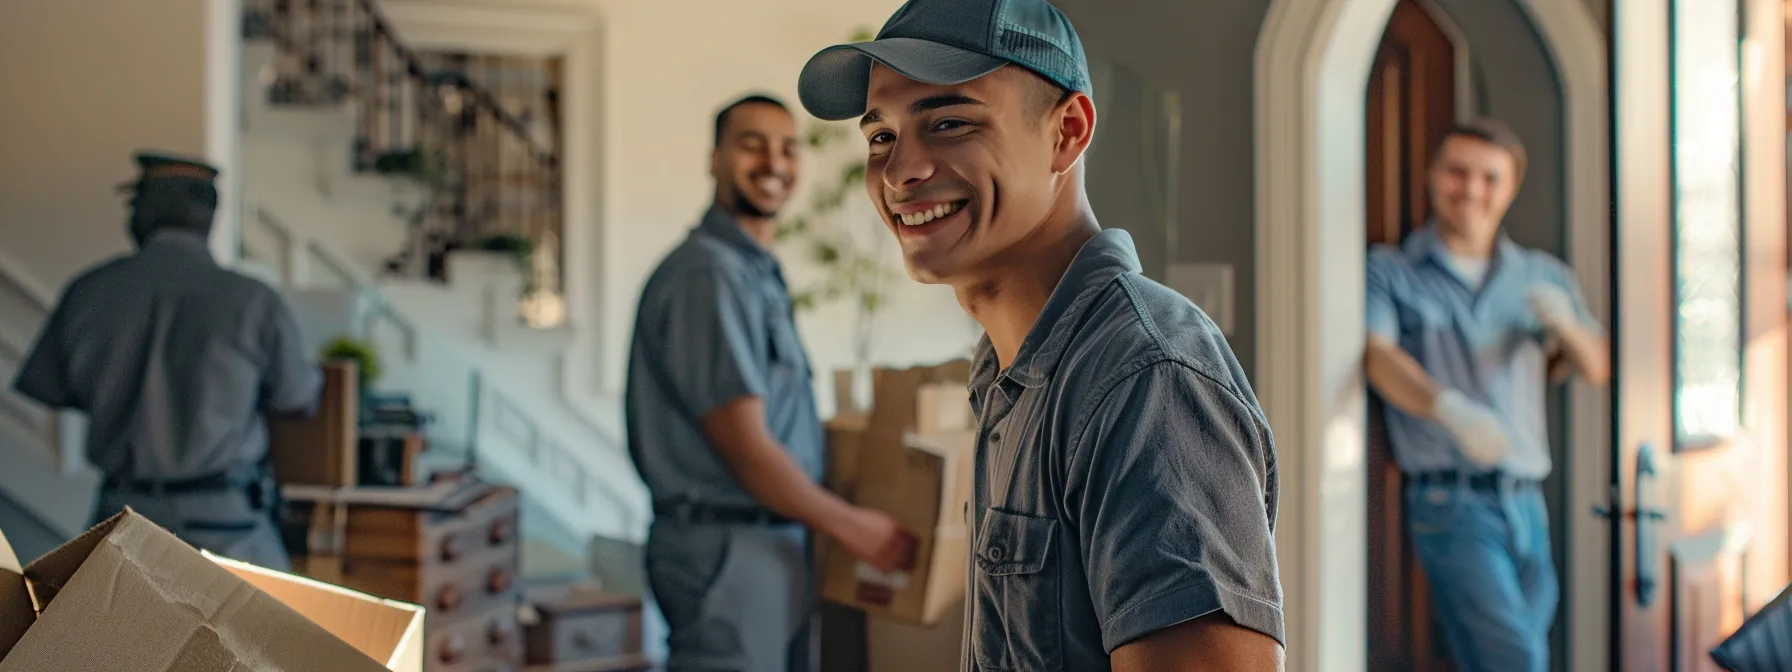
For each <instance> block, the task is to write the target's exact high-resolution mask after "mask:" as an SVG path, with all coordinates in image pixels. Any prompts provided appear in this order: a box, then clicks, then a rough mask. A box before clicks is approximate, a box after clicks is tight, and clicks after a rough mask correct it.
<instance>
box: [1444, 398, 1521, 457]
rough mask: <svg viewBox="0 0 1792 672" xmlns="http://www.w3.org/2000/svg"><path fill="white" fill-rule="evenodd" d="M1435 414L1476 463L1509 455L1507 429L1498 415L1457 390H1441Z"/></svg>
mask: <svg viewBox="0 0 1792 672" xmlns="http://www.w3.org/2000/svg"><path fill="white" fill-rule="evenodd" d="M1431 413H1432V417H1434V418H1436V419H1437V422H1438V424H1440V425H1443V426H1444V429H1447V430H1449V431H1450V436H1452V437H1455V439H1456V445H1458V446H1460V447H1461V448H1462V455H1463V457H1466V458H1468V461H1469V462H1471V463H1473V464H1474V465H1475V466H1477V467H1482V468H1487V467H1491V466H1493V465H1495V464H1499V461H1500V459H1502V458H1504V457H1505V456H1506V443H1507V441H1506V430H1505V429H1504V428H1502V427H1500V419H1499V417H1497V416H1495V415H1494V414H1493V411H1492V410H1490V409H1488V408H1487V407H1486V406H1482V405H1480V404H1478V403H1475V402H1474V401H1473V400H1471V399H1469V398H1468V397H1466V396H1463V395H1462V393H1461V392H1457V391H1455V390H1449V389H1446V390H1439V391H1438V393H1437V401H1436V403H1435V406H1433V408H1432V411H1431Z"/></svg>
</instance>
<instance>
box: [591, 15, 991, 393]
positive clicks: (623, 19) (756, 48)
mask: <svg viewBox="0 0 1792 672" xmlns="http://www.w3.org/2000/svg"><path fill="white" fill-rule="evenodd" d="M900 5H901V2H899V1H898V0H763V1H759V2H737V1H734V0H684V1H681V2H679V3H677V8H676V9H674V8H673V7H672V6H670V5H669V4H668V3H666V2H664V1H663V0H657V1H656V0H614V1H600V2H598V4H597V7H598V9H597V11H598V12H599V13H600V15H601V17H602V21H603V23H604V25H605V30H604V34H605V38H606V42H607V43H606V45H605V47H604V51H603V58H602V62H603V67H604V70H603V79H604V83H605V86H604V91H603V95H602V98H603V102H602V109H603V117H604V123H605V128H604V129H603V133H602V135H601V142H602V144H603V156H602V162H603V164H602V167H601V172H602V174H603V175H604V176H605V182H604V189H603V196H602V198H601V200H602V204H601V210H600V212H601V213H602V218H603V227H602V241H601V245H602V248H603V256H602V260H603V261H602V263H603V269H602V272H603V279H602V281H601V284H602V287H603V295H602V301H603V305H604V309H603V315H604V316H605V318H606V319H604V320H603V324H602V325H601V328H602V329H603V339H602V340H603V343H602V348H603V349H602V352H603V354H602V357H601V362H602V365H603V366H604V367H605V368H604V371H603V376H604V381H605V383H606V385H607V386H609V387H611V389H616V388H615V386H617V385H619V384H620V382H621V380H622V373H623V370H622V369H623V363H624V362H626V356H627V351H628V350H627V348H628V342H629V337H630V332H631V329H632V323H633V315H634V308H635V303H636V300H637V299H638V298H639V294H640V290H641V283H642V282H643V281H644V280H645V279H646V277H647V275H648V273H650V272H651V271H652V269H653V267H654V265H655V264H657V263H658V261H659V259H660V258H661V257H662V256H663V255H664V254H665V252H666V251H668V250H670V249H671V248H672V247H673V246H674V245H676V244H677V243H678V242H679V241H680V240H682V239H683V238H684V236H685V233H686V231H687V230H688V229H689V228H690V227H691V226H692V225H693V224H695V223H696V220H697V218H698V216H700V215H701V214H702V212H703V210H704V208H705V207H707V205H708V203H709V200H710V196H711V192H712V189H713V184H712V182H711V180H710V178H709V177H708V174H707V171H708V166H709V156H710V149H711V146H712V135H713V128H712V124H713V117H714V114H715V111H716V109H717V108H718V107H720V106H721V105H722V104H724V103H726V102H727V101H729V100H731V99H732V98H734V97H737V96H739V95H741V94H743V93H746V92H749V91H765V92H769V93H771V94H772V95H775V96H778V97H780V98H782V99H784V100H785V102H786V103H788V104H790V105H791V106H793V108H795V110H794V111H795V112H796V113H797V115H798V118H799V119H800V120H801V121H803V122H805V123H806V122H807V121H808V119H809V118H808V116H807V115H806V114H804V113H803V112H802V110H801V106H800V103H799V102H798V100H797V95H796V80H797V73H798V72H799V71H800V70H801V69H802V66H803V63H805V62H806V61H808V59H809V57H810V56H811V55H813V54H814V53H815V52H816V51H817V50H819V49H821V48H823V47H826V46H828V45H831V44H835V43H838V42H840V41H843V40H845V39H847V38H848V37H850V36H851V34H852V33H853V31H854V29H856V28H859V27H867V28H870V29H872V30H876V29H877V28H878V27H880V26H882V24H883V22H884V20H885V19H886V18H888V17H889V15H890V14H891V13H892V12H894V11H895V10H896V8H897V7H899V6H900ZM855 137H856V136H855ZM849 145H850V146H849V149H848V150H846V151H862V149H863V148H862V147H860V146H858V145H856V144H851V143H849ZM805 159H806V161H805V163H804V166H803V168H804V172H803V175H802V181H803V183H804V184H807V183H810V182H812V181H814V180H816V179H817V178H824V179H825V177H827V176H831V175H834V174H837V170H836V169H835V166H836V165H837V164H836V163H835V162H831V161H826V160H824V159H825V157H805ZM805 192H806V190H803V191H799V193H798V194H797V198H796V199H793V200H792V207H793V208H797V209H800V208H802V207H803V206H804V204H806V203H807V196H806V193H805ZM862 202H863V199H859V200H856V201H854V203H855V205H859V204H862ZM793 211H794V210H793ZM861 217H862V219H858V220H857V221H863V222H865V226H880V225H879V224H878V222H877V220H876V219H874V218H872V217H870V216H869V215H868V214H861ZM879 234H881V232H879ZM881 235H887V234H881ZM889 252H890V254H891V255H892V256H891V257H890V259H891V263H892V264H893V265H894V266H893V268H897V269H900V268H901V267H900V265H896V264H900V261H899V259H898V258H897V257H895V256H894V254H895V251H894V246H893V245H891V246H890V247H889ZM783 256H784V261H785V265H786V267H787V271H788V274H789V275H790V276H791V280H792V282H793V283H798V284H800V283H801V282H802V279H803V278H804V277H806V275H807V273H808V271H807V270H806V269H807V268H809V267H810V264H808V262H807V260H804V259H800V258H792V257H793V255H791V254H789V253H786V254H784V255H783ZM896 287H897V289H898V292H897V294H896V295H895V296H893V297H892V299H893V304H892V305H891V307H890V309H889V310H888V312H887V313H886V314H885V315H884V317H882V318H881V319H880V321H879V322H878V332H879V336H878V340H877V343H876V345H875V346H874V348H875V349H874V355H873V359H874V360H875V361H879V362H886V363H901V362H905V361H917V360H931V359H941V358H948V357H954V356H959V355H960V354H963V353H968V351H969V346H970V345H971V344H972V343H974V339H975V335H976V334H979V333H981V332H980V331H976V330H974V329H973V324H972V323H971V322H969V321H968V319H967V318H965V317H964V313H963V312H962V311H961V310H960V309H959V308H958V304H957V302H956V301H955V300H954V299H953V298H952V295H951V292H950V291H948V290H945V289H943V288H939V287H924V286H920V285H916V284H914V283H912V282H910V281H908V280H906V279H903V280H900V281H898V283H897V284H896ZM799 321H800V325H799V326H800V328H801V329H802V332H803V335H804V340H805V341H806V342H807V344H808V346H809V350H810V355H811V358H812V359H813V360H814V363H815V368H816V370H817V372H818V374H817V381H818V383H819V385H818V391H819V392H820V393H821V394H822V396H821V397H820V398H821V399H822V400H823V401H824V403H825V401H826V399H827V398H828V395H829V394H831V393H829V392H828V390H829V389H830V386H829V385H827V384H826V382H825V380H826V379H827V376H826V375H824V373H825V372H826V371H827V370H829V369H830V368H832V367H836V366H844V365H846V364H848V363H849V362H850V361H851V334H852V326H851V325H852V315H851V312H850V310H849V309H847V307H845V306H839V307H836V308H835V309H831V310H822V311H817V312H814V313H812V314H807V315H804V316H802V317H801V318H799Z"/></svg>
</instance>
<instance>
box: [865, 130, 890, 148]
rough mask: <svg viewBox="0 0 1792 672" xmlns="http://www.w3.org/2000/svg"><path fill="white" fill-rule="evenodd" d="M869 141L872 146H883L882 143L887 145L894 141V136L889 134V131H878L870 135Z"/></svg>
mask: <svg viewBox="0 0 1792 672" xmlns="http://www.w3.org/2000/svg"><path fill="white" fill-rule="evenodd" d="M870 139H871V144H873V145H881V144H884V143H888V142H893V141H895V140H896V134H894V133H891V132H889V131H878V132H876V133H873V134H871V138H870Z"/></svg>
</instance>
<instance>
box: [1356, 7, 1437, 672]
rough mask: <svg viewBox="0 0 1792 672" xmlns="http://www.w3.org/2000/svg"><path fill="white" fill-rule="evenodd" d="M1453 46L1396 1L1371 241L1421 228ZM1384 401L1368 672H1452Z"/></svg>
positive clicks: (1374, 143) (1380, 64) (1378, 81)
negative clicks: (1405, 502)
mask: <svg viewBox="0 0 1792 672" xmlns="http://www.w3.org/2000/svg"><path fill="white" fill-rule="evenodd" d="M1455 102H1456V54H1455V46H1454V45H1453V44H1452V43H1451V42H1450V39H1449V37H1448V36H1447V35H1446V34H1445V33H1444V31H1443V29H1441V28H1440V27H1438V25H1437V23H1436V22H1435V21H1434V20H1433V19H1432V17H1431V15H1430V14H1429V13H1428V12H1427V11H1426V10H1425V8H1424V7H1423V6H1421V5H1420V4H1418V3H1417V2H1415V1H1414V0H1400V2H1399V3H1398V4H1396V5H1395V6H1394V12H1393V15H1392V16H1391V17H1390V18H1389V19H1388V28H1387V32H1386V33H1385V34H1384V35H1383V36H1382V40H1381V48H1380V50H1379V51H1378V52H1377V53H1376V56H1375V65H1374V67H1373V68H1372V69H1371V70H1370V73H1369V90H1368V106H1369V107H1368V116H1367V117H1366V122H1367V124H1366V125H1367V129H1366V130H1367V141H1368V147H1367V152H1366V159H1367V164H1368V165H1367V167H1366V169H1367V174H1366V178H1367V179H1366V180H1365V181H1366V182H1367V187H1368V200H1367V204H1368V220H1367V223H1368V226H1367V228H1368V243H1369V244H1371V245H1373V244H1378V243H1388V244H1398V243H1399V242H1400V240H1401V238H1402V237H1403V236H1404V235H1405V233H1406V232H1407V231H1409V230H1411V229H1412V228H1414V227H1416V226H1421V225H1423V224H1424V222H1425V219H1426V218H1427V217H1429V216H1430V213H1431V203H1430V199H1429V197H1428V196H1427V194H1426V190H1425V170H1426V168H1427V164H1428V163H1429V160H1430V158H1431V153H1432V150H1433V149H1434V148H1435V147H1436V145H1437V143H1438V141H1439V140H1440V139H1441V138H1442V135H1443V133H1444V131H1445V130H1447V129H1448V128H1449V126H1450V124H1451V123H1452V122H1453V121H1454V120H1455V116H1456V104H1455ZM1382 413H1383V407H1382V405H1381V401H1380V400H1379V399H1377V398H1375V396H1374V395H1370V402H1369V423H1368V426H1369V454H1368V463H1369V469H1368V471H1369V481H1370V482H1369V510H1368V514H1369V540H1368V541H1369V544H1368V550H1369V561H1368V575H1369V586H1368V591H1369V600H1368V602H1369V604H1368V606H1369V628H1368V631H1369V666H1368V669H1371V670H1419V671H1431V670H1447V669H1449V663H1448V653H1447V652H1446V651H1445V648H1444V643H1443V637H1442V632H1441V631H1440V630H1438V629H1437V628H1436V627H1435V626H1434V623H1435V619H1434V618H1433V617H1432V611H1431V601H1430V595H1429V593H1428V592H1427V590H1426V588H1425V580H1424V576H1423V575H1422V573H1421V572H1420V571H1419V565H1418V558H1417V557H1416V556H1415V555H1414V554H1413V551H1412V548H1411V544H1410V539H1408V537H1407V534H1406V525H1405V523H1404V521H1403V520H1402V516H1401V497H1400V488H1401V477H1400V470H1399V468H1398V467H1396V466H1395V465H1394V460H1393V456H1392V454H1391V453H1390V452H1389V450H1388V446H1387V439H1386V434H1385V432H1384V429H1383V415H1382Z"/></svg>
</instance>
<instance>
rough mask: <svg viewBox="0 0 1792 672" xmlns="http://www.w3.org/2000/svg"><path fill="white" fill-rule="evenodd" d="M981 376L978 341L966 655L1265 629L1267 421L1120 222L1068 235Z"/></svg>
mask: <svg viewBox="0 0 1792 672" xmlns="http://www.w3.org/2000/svg"><path fill="white" fill-rule="evenodd" d="M998 368H999V366H998V364H997V361H996V357H995V353H994V351H993V349H992V348H991V346H990V343H989V340H988V338H987V337H985V338H984V340H983V342H982V343H981V344H980V345H979V346H978V350H977V356H976V360H975V362H974V364H973V367H972V373H971V403H972V407H973V408H974V409H975V411H976V413H977V417H978V450H977V476H976V480H975V488H974V502H973V503H972V505H971V507H972V511H973V512H974V513H975V516H974V518H975V521H974V527H973V530H974V532H973V535H972V539H971V548H972V549H973V550H972V558H971V559H972V572H971V574H972V582H973V583H972V585H973V586H974V588H973V590H972V592H971V597H972V603H971V609H972V613H971V616H970V621H969V623H970V631H969V632H968V633H967V640H968V644H969V648H970V652H969V653H970V656H971V661H967V662H972V663H974V664H975V668H976V669H981V670H985V671H986V672H993V671H995V670H1105V669H1108V655H1109V654H1110V653H1112V652H1113V651H1114V649H1116V648H1118V647H1119V646H1120V645H1122V644H1125V643H1127V642H1130V641H1132V640H1134V639H1137V638H1139V637H1141V636H1144V635H1147V634H1150V633H1152V632H1155V631H1158V630H1161V629H1163V628H1166V627H1169V626H1173V625H1176V624H1178V623H1182V622H1184V621H1188V620H1190V619H1194V618H1197V617H1200V616H1203V615H1206V614H1209V613H1212V612H1216V611H1223V612H1225V614H1226V615H1227V616H1230V617H1231V619H1232V620H1233V621H1235V622H1237V623H1238V624H1240V625H1243V626H1244V627H1247V628H1251V629H1253V630H1257V631H1259V632H1262V633H1265V634H1268V635H1270V636H1272V637H1275V638H1276V639H1277V640H1280V639H1281V638H1282V608H1281V604H1282V590H1281V583H1280V581H1279V580H1278V578H1277V574H1276V556H1275V542H1274V539H1273V534H1274V529H1275V517H1276V497H1277V476H1276V458H1275V446H1274V441H1273V439H1272V438H1271V436H1270V431H1269V425H1268V423H1267V421H1265V419H1264V417H1263V413H1262V411H1261V409H1259V408H1258V406H1257V400H1256V397H1255V395H1254V394H1253V393H1252V392H1251V387H1250V383H1249V382H1248V381H1246V379H1245V375H1244V370H1243V369H1241V368H1240V367H1239V365H1238V361H1237V360H1236V359H1235V358H1234V357H1233V355H1232V351H1231V349H1230V348H1229V347H1228V346H1227V344H1226V340H1225V338H1224V337H1223V336H1222V335H1221V334H1220V331H1219V329H1218V328H1217V327H1215V326H1214V324H1213V322H1212V321H1211V320H1209V319H1208V318H1207V316H1206V314H1204V313H1202V312H1201V310H1200V309H1199V308H1196V307H1195V305H1194V304H1193V303H1190V302H1189V300H1188V299H1186V298H1183V297H1182V296H1181V295H1180V294H1177V293H1176V292H1174V291H1172V290H1170V289H1168V288H1166V287H1164V286H1163V285H1160V284H1158V283H1156V282H1153V281H1151V280H1149V279H1147V278H1145V277H1144V276H1143V275H1140V270H1139V260H1138V254H1137V252H1136V251H1135V249H1134V248H1133V243H1132V238H1131V237H1130V236H1129V235H1127V233H1126V232H1124V231H1120V230H1108V231H1103V232H1101V233H1099V234H1097V235H1096V236H1095V237H1094V238H1093V239H1091V240H1089V241H1088V242H1087V243H1085V244H1084V245H1083V248H1082V250H1081V251H1080V252H1078V254H1077V256H1076V259H1075V261H1073V262H1072V263H1071V265H1070V268H1069V270H1067V271H1066V272H1065V274H1064V277H1063V279H1062V280H1061V281H1059V284H1058V286H1057V288H1056V289H1055V290H1053V292H1052V295H1051V298H1050V299H1049V300H1048V301H1047V303H1046V306H1045V309H1044V311H1043V312H1041V313H1040V315H1039V319H1038V321H1037V322H1036V323H1035V324H1034V326H1033V329H1032V331H1031V332H1029V333H1028V334H1027V337H1026V340H1025V341H1024V342H1023V343H1022V345H1021V348H1020V352H1019V354H1018V355H1016V357H1015V359H1014V361H1013V362H1012V363H1010V365H1009V366H1008V368H1007V370H1005V371H1001V370H998Z"/></svg>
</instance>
